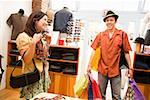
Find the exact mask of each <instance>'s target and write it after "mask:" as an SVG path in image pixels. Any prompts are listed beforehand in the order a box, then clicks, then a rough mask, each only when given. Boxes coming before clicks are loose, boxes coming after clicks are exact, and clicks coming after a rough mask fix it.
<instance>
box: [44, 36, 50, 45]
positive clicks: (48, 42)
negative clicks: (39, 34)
mask: <svg viewBox="0 0 150 100" xmlns="http://www.w3.org/2000/svg"><path fill="white" fill-rule="evenodd" d="M45 39H46V43H47V45H49V44H50V43H51V35H50V34H45Z"/></svg>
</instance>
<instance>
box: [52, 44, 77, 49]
mask: <svg viewBox="0 0 150 100" xmlns="http://www.w3.org/2000/svg"><path fill="white" fill-rule="evenodd" d="M50 47H55V48H65V49H79V47H75V46H64V45H50Z"/></svg>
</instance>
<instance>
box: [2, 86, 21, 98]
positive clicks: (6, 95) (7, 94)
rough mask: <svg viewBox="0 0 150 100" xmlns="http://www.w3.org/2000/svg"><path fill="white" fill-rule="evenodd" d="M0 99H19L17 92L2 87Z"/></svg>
mask: <svg viewBox="0 0 150 100" xmlns="http://www.w3.org/2000/svg"><path fill="white" fill-rule="evenodd" d="M0 100H20V99H19V92H18V91H16V90H11V89H3V90H1V91H0Z"/></svg>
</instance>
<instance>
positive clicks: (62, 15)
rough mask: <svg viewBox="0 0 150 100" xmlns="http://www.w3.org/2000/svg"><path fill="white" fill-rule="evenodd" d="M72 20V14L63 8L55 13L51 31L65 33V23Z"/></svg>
mask: <svg viewBox="0 0 150 100" xmlns="http://www.w3.org/2000/svg"><path fill="white" fill-rule="evenodd" d="M72 18H73V15H72V13H71V12H70V11H68V10H67V9H65V8H64V9H62V10H59V11H57V12H56V13H55V15H54V25H53V30H54V31H60V32H61V33H67V22H68V21H71V20H72Z"/></svg>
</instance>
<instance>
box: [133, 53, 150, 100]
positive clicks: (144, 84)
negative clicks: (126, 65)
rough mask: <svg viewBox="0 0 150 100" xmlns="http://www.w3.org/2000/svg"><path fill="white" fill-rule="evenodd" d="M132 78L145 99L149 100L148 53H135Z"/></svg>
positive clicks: (149, 73) (149, 66) (149, 72)
mask: <svg viewBox="0 0 150 100" xmlns="http://www.w3.org/2000/svg"><path fill="white" fill-rule="evenodd" d="M133 78H134V79H135V81H136V83H137V85H138V87H139V88H140V90H141V91H142V93H143V94H144V96H145V99H146V100H150V93H149V91H150V54H144V53H136V54H135V60H134V74H133Z"/></svg>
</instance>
